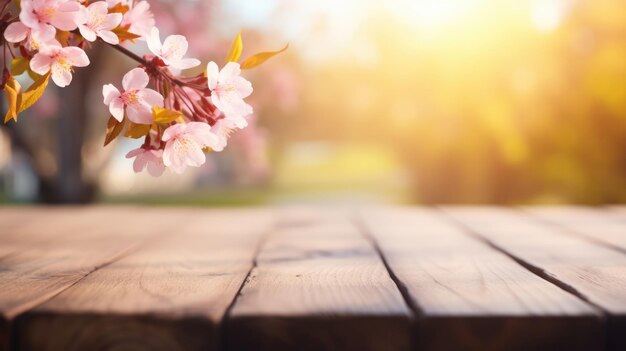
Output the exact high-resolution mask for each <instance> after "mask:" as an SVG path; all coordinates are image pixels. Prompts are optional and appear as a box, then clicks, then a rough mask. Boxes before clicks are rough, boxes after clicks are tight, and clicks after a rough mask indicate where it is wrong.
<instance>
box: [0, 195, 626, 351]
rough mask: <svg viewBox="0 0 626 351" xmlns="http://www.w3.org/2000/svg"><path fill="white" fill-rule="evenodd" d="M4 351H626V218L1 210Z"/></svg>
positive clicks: (418, 210)
mask: <svg viewBox="0 0 626 351" xmlns="http://www.w3.org/2000/svg"><path fill="white" fill-rule="evenodd" d="M0 312H1V313H2V318H1V319H0V350H3V351H4V350H7V351H8V350H272V351H275V350H359V351H361V350H622V351H623V350H626V207H603V208H587V207H532V208H515V209H513V208H502V207H438V208H423V207H378V208H367V209H361V210H353V211H343V210H336V209H313V208H257V209H232V210H231V209H189V208H147V207H130V206H124V207H117V206H108V207H107V206H93V207H76V208H68V207H66V208H43V207H4V208H0Z"/></svg>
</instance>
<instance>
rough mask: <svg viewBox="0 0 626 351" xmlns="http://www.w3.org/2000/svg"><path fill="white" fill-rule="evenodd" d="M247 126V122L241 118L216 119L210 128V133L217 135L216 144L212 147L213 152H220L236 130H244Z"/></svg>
mask: <svg viewBox="0 0 626 351" xmlns="http://www.w3.org/2000/svg"><path fill="white" fill-rule="evenodd" d="M247 125H248V121H246V119H245V118H243V117H238V118H228V117H226V118H220V119H218V120H217V122H215V124H214V125H213V127H211V131H212V132H213V133H214V134H215V135H217V139H218V141H217V143H216V144H215V145H213V147H212V149H213V151H217V152H220V151H222V150H224V148H225V147H226V144H228V138H230V136H231V134H232V133H233V132H234V131H235V130H237V129H242V128H245V127H246V126H247Z"/></svg>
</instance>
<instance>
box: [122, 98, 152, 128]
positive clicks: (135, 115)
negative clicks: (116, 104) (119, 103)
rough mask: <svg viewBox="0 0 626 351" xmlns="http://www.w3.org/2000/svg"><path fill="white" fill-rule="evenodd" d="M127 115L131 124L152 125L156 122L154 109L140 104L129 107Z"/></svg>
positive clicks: (127, 107)
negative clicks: (153, 113)
mask: <svg viewBox="0 0 626 351" xmlns="http://www.w3.org/2000/svg"><path fill="white" fill-rule="evenodd" d="M126 115H127V116H128V119H129V120H130V121H131V122H134V123H137V124H152V122H153V121H154V116H153V115H152V109H150V108H148V106H146V105H144V104H140V103H134V104H130V105H127V106H126Z"/></svg>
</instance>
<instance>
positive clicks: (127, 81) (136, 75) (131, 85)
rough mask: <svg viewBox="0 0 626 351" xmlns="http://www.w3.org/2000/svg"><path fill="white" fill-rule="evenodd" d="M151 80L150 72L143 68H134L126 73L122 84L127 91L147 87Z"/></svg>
mask: <svg viewBox="0 0 626 351" xmlns="http://www.w3.org/2000/svg"><path fill="white" fill-rule="evenodd" d="M149 82H150V77H148V73H146V71H144V70H143V68H133V69H131V70H130V71H128V73H126V74H125V75H124V78H123V79H122V86H123V87H124V90H125V91H130V90H138V89H143V88H145V87H146V86H147V85H148V83H149Z"/></svg>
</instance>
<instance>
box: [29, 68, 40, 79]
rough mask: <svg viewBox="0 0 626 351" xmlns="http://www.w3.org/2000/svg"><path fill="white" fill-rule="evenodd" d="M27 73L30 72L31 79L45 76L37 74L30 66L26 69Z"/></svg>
mask: <svg viewBox="0 0 626 351" xmlns="http://www.w3.org/2000/svg"><path fill="white" fill-rule="evenodd" d="M26 73H28V76H29V77H30V79H32V80H39V79H40V78H41V77H43V76H41V75H39V74H37V73H35V72H33V70H32V69H30V67H28V69H27V70H26Z"/></svg>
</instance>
